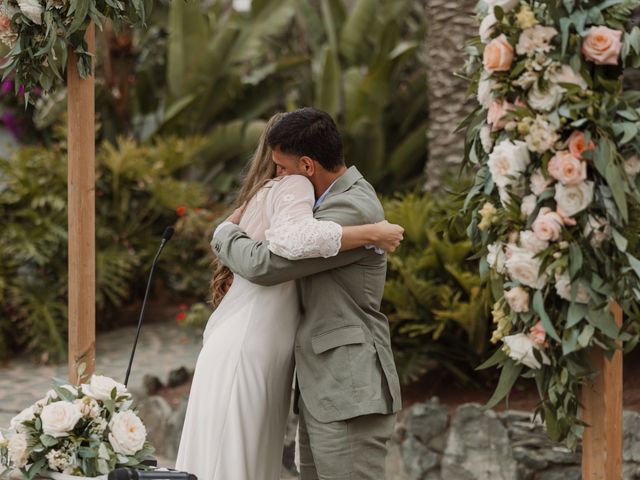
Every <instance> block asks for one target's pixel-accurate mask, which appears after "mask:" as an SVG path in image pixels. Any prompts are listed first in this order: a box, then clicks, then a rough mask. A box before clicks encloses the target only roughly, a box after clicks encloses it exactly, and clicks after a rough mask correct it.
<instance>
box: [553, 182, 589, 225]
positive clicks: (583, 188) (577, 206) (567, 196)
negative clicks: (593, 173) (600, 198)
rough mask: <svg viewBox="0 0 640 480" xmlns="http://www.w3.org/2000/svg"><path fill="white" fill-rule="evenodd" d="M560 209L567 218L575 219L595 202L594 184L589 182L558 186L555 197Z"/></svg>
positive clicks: (559, 184)
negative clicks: (575, 216) (577, 214)
mask: <svg viewBox="0 0 640 480" xmlns="http://www.w3.org/2000/svg"><path fill="white" fill-rule="evenodd" d="M554 198H555V200H556V203H557V204H558V208H559V209H560V210H561V211H562V214H563V215H564V216H565V217H573V216H574V215H575V214H576V213H579V212H581V211H582V210H584V209H585V208H587V207H588V206H589V204H590V203H591V201H592V200H593V182H591V181H587V182H582V183H579V184H578V185H562V184H561V183H558V184H557V185H556V194H555V196H554Z"/></svg>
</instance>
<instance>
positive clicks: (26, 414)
mask: <svg viewBox="0 0 640 480" xmlns="http://www.w3.org/2000/svg"><path fill="white" fill-rule="evenodd" d="M34 414H35V410H34V406H33V405H31V406H29V407H27V408H25V409H23V410H22V411H21V412H20V413H18V414H17V415H16V416H15V417H13V418H12V419H11V420H9V428H10V429H11V430H12V431H14V432H23V431H24V429H25V427H24V426H23V425H22V422H27V421H30V420H34V419H35V416H34Z"/></svg>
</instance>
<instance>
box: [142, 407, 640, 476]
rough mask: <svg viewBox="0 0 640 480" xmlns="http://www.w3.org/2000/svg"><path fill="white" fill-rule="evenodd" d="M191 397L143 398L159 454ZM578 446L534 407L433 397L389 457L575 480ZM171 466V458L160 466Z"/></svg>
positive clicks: (434, 470) (634, 469)
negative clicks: (549, 431)
mask: <svg viewBox="0 0 640 480" xmlns="http://www.w3.org/2000/svg"><path fill="white" fill-rule="evenodd" d="M187 401H188V399H187V397H185V398H183V399H182V402H181V403H180V404H179V406H178V408H176V409H172V408H171V407H170V406H169V404H168V403H167V402H166V400H164V398H162V397H160V396H157V395H151V396H149V397H147V398H145V399H144V400H142V401H141V402H140V403H139V404H138V408H139V413H140V416H141V417H142V419H143V421H144V422H145V425H146V426H147V430H148V435H149V439H150V441H151V442H152V444H153V445H155V446H156V448H157V452H156V453H157V454H158V456H159V457H160V458H163V459H165V460H166V461H168V462H173V461H174V460H175V457H176V454H177V451H178V444H179V441H180V434H181V431H182V424H183V422H184V416H185V412H186V407H187ZM295 425H296V418H295V417H294V416H292V417H291V418H290V424H289V428H288V431H287V439H286V445H285V452H284V455H283V474H282V478H283V479H292V478H296V476H295V474H296V472H295V465H294V449H295ZM580 458H581V456H580V451H579V450H578V451H577V452H575V453H574V452H571V451H570V450H568V449H567V448H565V447H563V446H561V445H558V444H555V443H553V442H551V441H550V440H549V439H548V438H547V436H546V435H545V433H544V430H543V427H542V425H541V423H540V421H539V420H537V421H536V422H535V423H532V422H531V413H529V412H520V411H513V410H509V411H505V412H495V411H493V410H487V411H485V410H483V409H482V408H481V406H480V405H479V404H475V403H468V404H464V405H461V406H460V407H458V409H457V410H456V411H455V412H454V413H453V414H452V415H450V414H449V412H448V408H447V407H446V406H445V405H441V404H440V403H439V402H438V400H437V399H436V398H434V399H432V400H431V401H429V402H426V403H420V404H415V405H413V406H412V407H411V408H409V409H408V410H406V411H404V412H402V413H401V414H400V415H399V420H398V423H397V425H396V431H395V434H394V438H393V439H392V442H391V445H390V452H389V457H388V459H387V480H578V479H580V478H581V474H580ZM163 466H167V467H173V464H172V463H169V464H167V465H163ZM633 479H640V413H638V412H630V411H626V412H624V474H623V480H633Z"/></svg>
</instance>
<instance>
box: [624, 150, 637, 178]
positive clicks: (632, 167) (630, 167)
mask: <svg viewBox="0 0 640 480" xmlns="http://www.w3.org/2000/svg"><path fill="white" fill-rule="evenodd" d="M624 171H625V173H626V174H627V175H629V176H630V177H635V176H636V175H638V174H639V173H640V158H638V156H637V155H632V156H631V157H629V158H627V159H626V160H625V161H624Z"/></svg>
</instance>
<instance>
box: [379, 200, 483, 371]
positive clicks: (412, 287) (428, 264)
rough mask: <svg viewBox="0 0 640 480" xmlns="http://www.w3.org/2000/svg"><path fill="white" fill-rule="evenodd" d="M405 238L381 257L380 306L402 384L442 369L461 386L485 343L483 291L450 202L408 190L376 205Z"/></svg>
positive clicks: (475, 266) (466, 242)
mask: <svg viewBox="0 0 640 480" xmlns="http://www.w3.org/2000/svg"><path fill="white" fill-rule="evenodd" d="M384 206H385V213H386V217H387V219H388V220H389V221H390V222H394V223H399V224H401V225H403V226H405V240H404V241H403V243H402V244H401V246H400V248H399V249H398V250H397V251H396V252H395V253H393V254H391V255H389V275H388V279H387V284H386V287H385V292H384V302H383V308H384V311H385V313H386V314H387V315H388V317H389V322H390V325H391V332H392V341H393V346H394V352H395V355H396V363H397V366H398V370H399V372H400V376H401V380H402V382H403V383H410V382H412V381H415V380H418V379H419V378H420V377H421V376H422V375H424V374H425V373H427V372H428V371H430V370H435V369H443V368H444V369H446V370H447V371H449V372H450V373H451V374H452V375H453V376H454V377H455V378H457V379H458V380H459V381H460V382H468V381H469V380H470V379H471V378H470V373H471V371H472V367H473V366H475V365H476V364H477V362H478V360H479V359H480V358H481V356H482V354H483V353H484V352H485V351H486V349H487V346H488V335H487V333H488V330H489V325H490V323H491V321H490V315H489V308H488V307H489V306H488V292H487V291H486V288H485V285H484V284H483V282H482V281H481V279H480V275H479V274H478V262H477V260H474V259H472V258H471V257H472V246H471V242H470V241H469V240H468V239H467V238H466V237H465V233H464V229H461V228H460V226H461V225H462V224H463V219H461V218H458V219H457V220H456V221H455V223H454V224H451V225H450V220H451V219H452V218H454V217H455V214H456V213H457V212H458V210H459V207H460V206H459V205H458V204H457V202H456V201H454V199H453V197H451V196H449V195H447V194H445V193H438V194H437V196H433V195H427V194H418V193H411V194H408V195H404V196H401V197H398V198H395V199H392V200H387V201H385V202H384Z"/></svg>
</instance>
